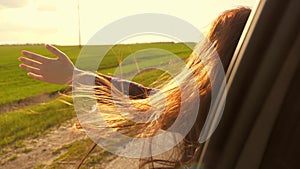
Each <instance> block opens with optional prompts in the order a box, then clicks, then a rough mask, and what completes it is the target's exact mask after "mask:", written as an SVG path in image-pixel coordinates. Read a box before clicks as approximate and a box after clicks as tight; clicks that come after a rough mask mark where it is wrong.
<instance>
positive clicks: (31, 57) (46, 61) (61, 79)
mask: <svg viewBox="0 0 300 169" xmlns="http://www.w3.org/2000/svg"><path fill="white" fill-rule="evenodd" d="M45 47H46V49H47V50H48V51H50V52H51V53H53V54H54V55H56V56H57V58H55V59H54V58H47V57H45V56H42V55H39V54H36V53H32V52H28V51H22V54H23V55H24V56H25V57H23V56H22V57H20V58H19V61H21V62H23V63H22V64H20V65H19V66H20V68H22V69H24V70H26V71H28V73H27V75H28V76H30V77H32V78H34V79H37V80H40V81H44V82H48V83H53V84H71V82H72V76H73V71H74V68H75V67H74V64H73V63H72V62H71V60H70V59H69V58H68V56H67V55H66V54H64V53H63V52H61V51H60V50H58V49H57V48H55V47H54V46H51V45H46V46H45ZM24 63H25V64H24Z"/></svg>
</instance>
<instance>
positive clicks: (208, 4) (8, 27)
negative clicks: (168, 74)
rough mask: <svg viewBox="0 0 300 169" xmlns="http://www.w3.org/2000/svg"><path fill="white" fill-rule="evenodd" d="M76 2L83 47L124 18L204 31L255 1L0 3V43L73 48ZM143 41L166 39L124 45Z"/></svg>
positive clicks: (42, 0) (4, 0) (30, 0)
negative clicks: (163, 19) (153, 18)
mask: <svg viewBox="0 0 300 169" xmlns="http://www.w3.org/2000/svg"><path fill="white" fill-rule="evenodd" d="M78 2H79V4H80V8H79V14H80V15H79V16H80V29H81V44H86V43H87V42H88V40H89V39H90V38H91V37H92V36H93V35H94V34H95V33H96V32H97V31H98V30H100V29H101V28H103V27H105V26H106V25H108V24H110V23H112V22H114V21H116V20H118V19H121V18H123V17H126V16H130V15H134V14H141V13H162V14H167V15H172V16H175V17H178V18H180V19H183V20H185V21H187V22H189V23H190V24H192V25H194V26H195V27H197V28H199V30H205V28H207V27H208V25H209V23H210V22H211V21H212V20H213V19H214V18H216V17H217V16H218V15H219V14H220V13H221V12H222V11H224V10H226V9H231V8H234V7H237V6H248V7H254V5H255V4H256V2H257V0H0V44H23V43H49V44H58V45H77V44H78V43H79V40H78V39H79V38H78V37H79V36H78ZM144 41H145V42H151V41H168V40H167V39H165V38H164V37H159V36H145V37H138V38H132V39H129V40H128V43H135V42H144Z"/></svg>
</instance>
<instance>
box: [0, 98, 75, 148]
mask: <svg viewBox="0 0 300 169" xmlns="http://www.w3.org/2000/svg"><path fill="white" fill-rule="evenodd" d="M59 99H61V98H58V99H55V100H53V101H50V102H48V103H44V104H41V105H37V106H31V107H27V108H25V109H22V110H17V111H13V112H8V113H4V114H1V115H0V125H1V127H0V148H1V151H2V150H3V148H4V147H6V146H9V145H13V146H14V147H15V148H19V147H22V145H23V143H22V140H24V139H26V138H35V137H38V136H40V135H42V134H44V133H46V132H47V130H48V129H49V128H51V127H55V126H59V125H60V124H61V123H63V122H64V121H66V120H69V119H71V118H73V117H75V113H74V110H73V106H70V105H67V104H66V103H63V102H61V101H60V100H59ZM63 99H64V100H69V101H70V98H63ZM26 151H27V150H26ZM0 153H1V152H0Z"/></svg>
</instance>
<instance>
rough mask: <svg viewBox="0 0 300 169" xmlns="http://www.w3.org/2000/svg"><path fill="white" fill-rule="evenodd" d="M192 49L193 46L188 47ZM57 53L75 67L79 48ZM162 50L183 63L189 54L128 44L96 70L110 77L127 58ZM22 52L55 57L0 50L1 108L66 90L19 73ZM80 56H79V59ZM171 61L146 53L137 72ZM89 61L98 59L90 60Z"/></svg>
mask: <svg viewBox="0 0 300 169" xmlns="http://www.w3.org/2000/svg"><path fill="white" fill-rule="evenodd" d="M191 45H193V44H191ZM57 47H58V48H59V49H60V50H62V51H63V52H64V53H66V54H67V55H68V56H69V57H70V59H71V60H72V61H73V62H74V63H75V60H76V58H77V56H78V54H79V52H80V48H79V47H78V46H57ZM149 48H150V49H161V50H165V51H168V52H170V53H173V54H175V55H176V56H177V57H178V58H182V59H185V58H186V57H187V56H189V54H190V53H191V49H190V48H188V47H187V46H186V45H184V44H181V43H179V44H176V43H150V44H129V45H116V46H114V47H113V48H112V49H111V50H110V51H108V52H107V54H106V56H105V57H104V58H103V60H102V61H101V64H100V65H99V67H98V70H99V72H101V73H104V74H113V72H114V71H115V70H116V67H117V66H118V65H119V62H118V59H125V58H126V57H127V56H128V55H130V54H132V53H134V52H137V51H141V50H143V49H149ZM105 49H107V46H97V52H99V53H101V52H105ZM22 50H29V51H33V52H36V53H39V54H42V55H45V56H47V57H54V56H53V55H52V54H51V53H49V52H48V51H47V50H46V49H45V48H44V46H43V45H40V46H39V45H36V46H0V86H1V87H2V88H4V89H5V90H1V92H0V106H1V105H2V104H6V103H11V102H16V101H19V100H22V99H25V98H28V97H31V96H35V95H38V94H41V93H51V92H54V91H59V90H61V89H64V88H65V86H61V85H53V84H48V83H44V82H39V81H37V80H34V79H31V78H28V77H27V75H26V72H25V71H23V70H21V69H20V68H19V67H18V65H19V64H20V62H19V61H18V60H17V58H18V57H20V52H21V51H22ZM82 56H83V55H81V57H82ZM169 58H170V57H169V56H166V55H161V52H159V51H158V50H149V51H148V52H146V53H144V55H143V56H142V57H139V58H138V59H139V60H138V66H139V67H140V69H142V68H143V67H145V66H146V65H147V66H154V65H157V63H161V62H168V59H169ZM90 59H91V58H90V57H83V62H84V61H86V62H87V63H91V60H90ZM92 59H98V58H97V57H96V58H92ZM94 62H96V63H98V62H99V60H95V61H94V60H92V63H94ZM136 67H137V66H136V63H133V62H128V64H126V65H125V66H124V67H122V69H124V70H123V73H124V74H128V73H130V72H133V71H135V70H136ZM80 68H82V69H85V70H89V66H87V67H85V66H84V64H83V65H81V67H80Z"/></svg>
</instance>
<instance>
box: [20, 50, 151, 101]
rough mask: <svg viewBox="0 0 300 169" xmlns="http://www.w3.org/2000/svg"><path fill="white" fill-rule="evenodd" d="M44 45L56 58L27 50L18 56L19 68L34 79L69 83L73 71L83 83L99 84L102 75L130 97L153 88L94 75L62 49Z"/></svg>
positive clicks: (142, 95)
mask: <svg viewBox="0 0 300 169" xmlns="http://www.w3.org/2000/svg"><path fill="white" fill-rule="evenodd" d="M45 47H46V49H47V50H48V51H49V52H51V53H53V54H54V55H55V56H57V58H48V57H45V56H42V55H39V54H36V53H32V52H29V51H22V54H23V56H22V57H20V58H19V60H20V61H21V62H23V63H22V64H20V68H22V69H24V70H26V71H27V72H28V73H27V75H28V76H30V77H32V78H34V79H37V80H40V81H43V82H48V83H52V84H61V85H64V84H67V85H71V84H72V78H73V73H74V75H75V77H74V78H76V80H77V81H78V82H79V83H83V84H84V82H88V81H90V80H95V83H94V84H95V85H96V86H101V85H105V84H104V83H102V81H101V80H100V79H99V77H103V78H105V79H106V80H108V81H110V82H111V83H112V85H114V86H115V87H116V88H117V89H119V90H120V91H123V92H124V94H126V95H128V96H130V97H132V98H146V97H147V96H148V95H149V93H150V91H152V90H153V89H151V88H147V87H144V86H143V85H141V84H138V83H135V82H131V81H128V80H123V79H118V78H114V77H111V76H107V75H103V74H100V73H99V74H97V75H96V74H94V73H91V72H85V71H83V70H79V69H77V68H76V67H75V66H74V64H73V63H72V62H71V60H70V59H69V57H68V56H67V55H66V54H64V53H63V52H62V51H60V50H59V49H57V48H55V47H54V46H51V45H46V46H45ZM76 75H78V76H76Z"/></svg>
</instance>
